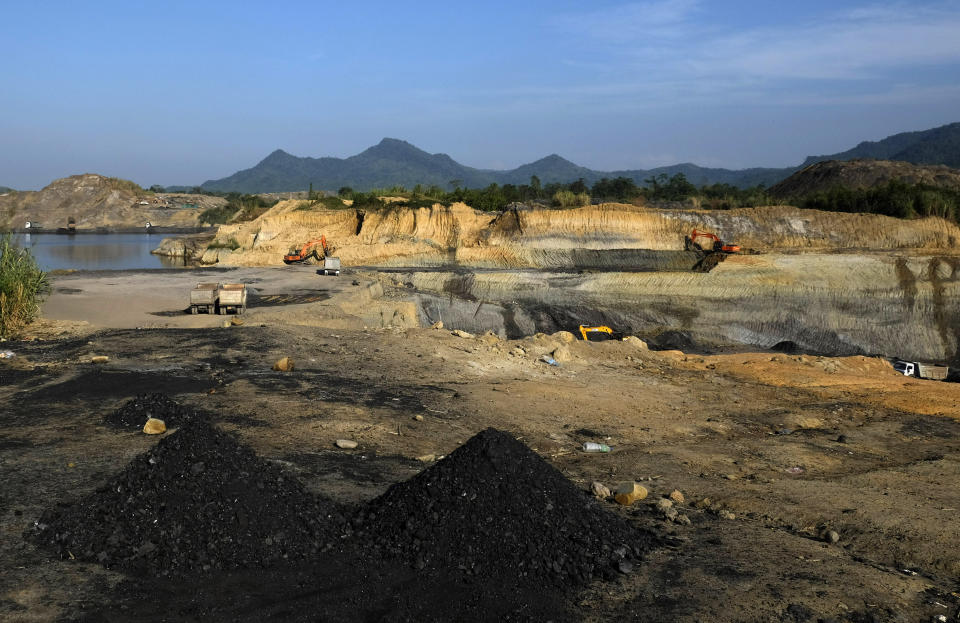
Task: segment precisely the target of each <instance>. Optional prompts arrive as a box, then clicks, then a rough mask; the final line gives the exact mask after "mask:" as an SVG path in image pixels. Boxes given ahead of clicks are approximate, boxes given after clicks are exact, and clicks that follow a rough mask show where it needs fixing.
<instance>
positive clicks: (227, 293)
mask: <svg viewBox="0 0 960 623" xmlns="http://www.w3.org/2000/svg"><path fill="white" fill-rule="evenodd" d="M219 295H220V296H219V299H220V300H219V307H220V314H221V315H223V314H226V313H227V312H229V311H233V313H235V314H242V313H243V312H244V311H245V310H246V309H247V286H245V285H244V284H242V283H225V284H223V285H222V286H220V290H219Z"/></svg>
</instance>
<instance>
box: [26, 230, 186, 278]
mask: <svg viewBox="0 0 960 623" xmlns="http://www.w3.org/2000/svg"><path fill="white" fill-rule="evenodd" d="M164 237H165V236H162V235H153V234H77V235H65V234H52V233H51V234H18V235H16V236H14V240H15V241H16V242H17V243H18V244H20V245H21V246H23V247H25V248H28V249H30V252H31V253H33V256H34V257H35V258H36V259H37V263H39V264H40V267H41V268H42V269H43V270H57V269H71V268H72V269H76V270H124V269H131V268H179V267H182V266H184V261H183V258H171V257H165V256H160V255H151V254H150V251H152V250H153V249H156V248H157V247H158V246H159V245H160V241H161V240H163V238H164Z"/></svg>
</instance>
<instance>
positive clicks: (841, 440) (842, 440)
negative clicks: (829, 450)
mask: <svg viewBox="0 0 960 623" xmlns="http://www.w3.org/2000/svg"><path fill="white" fill-rule="evenodd" d="M849 441H850V440H849V439H847V436H846V435H838V436H837V443H847V442H849Z"/></svg>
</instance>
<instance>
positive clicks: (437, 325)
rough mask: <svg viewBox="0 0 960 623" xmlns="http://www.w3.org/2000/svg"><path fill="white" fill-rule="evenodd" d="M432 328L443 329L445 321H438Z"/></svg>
mask: <svg viewBox="0 0 960 623" xmlns="http://www.w3.org/2000/svg"><path fill="white" fill-rule="evenodd" d="M430 328H431V329H442V328H443V321H442V320H438V321H436V322H435V323H433V324H432V325H430Z"/></svg>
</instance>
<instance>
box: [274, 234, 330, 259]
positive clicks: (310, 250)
mask: <svg viewBox="0 0 960 623" xmlns="http://www.w3.org/2000/svg"><path fill="white" fill-rule="evenodd" d="M318 246H319V247H320V248H322V249H323V257H327V255H329V250H328V248H327V237H326V236H320V237H319V238H314V239H313V240H308V241H306V242H305V243H303V245H302V246H301V247H300V248H299V249H296V250H295V251H293V252H292V253H288V254H287V255H284V256H283V261H284V263H285V264H295V263H298V262H302V261H304V260H306V259H307V258H309V257H310V256H311V255H315V254H316V255H317V259H321V258H320V256H319V254H317V247H318Z"/></svg>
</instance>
